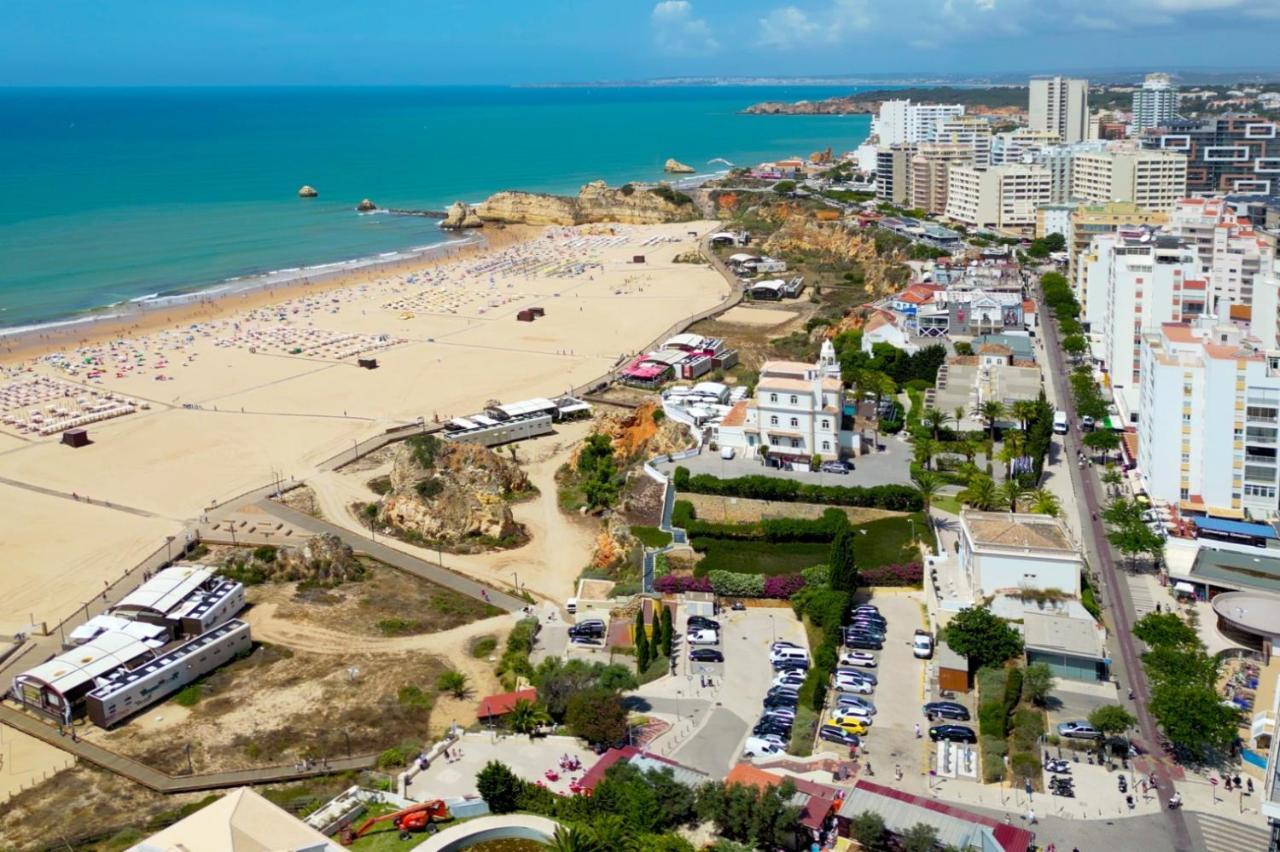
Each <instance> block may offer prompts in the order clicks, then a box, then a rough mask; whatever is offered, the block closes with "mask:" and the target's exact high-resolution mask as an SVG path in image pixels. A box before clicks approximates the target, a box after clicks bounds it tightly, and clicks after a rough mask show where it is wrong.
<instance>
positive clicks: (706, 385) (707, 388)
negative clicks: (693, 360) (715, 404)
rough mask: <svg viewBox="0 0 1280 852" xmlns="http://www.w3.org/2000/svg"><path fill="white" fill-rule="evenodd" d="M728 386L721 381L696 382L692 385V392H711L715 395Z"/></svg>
mask: <svg viewBox="0 0 1280 852" xmlns="http://www.w3.org/2000/svg"><path fill="white" fill-rule="evenodd" d="M728 389H729V386H728V385H726V384H723V383H721V382H698V383H697V384H696V385H694V386H693V390H694V393H712V394H715V395H716V396H719V395H720V394H722V393H724V392H725V391H727V390H728Z"/></svg>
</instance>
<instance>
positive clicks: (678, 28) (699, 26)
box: [649, 0, 720, 53]
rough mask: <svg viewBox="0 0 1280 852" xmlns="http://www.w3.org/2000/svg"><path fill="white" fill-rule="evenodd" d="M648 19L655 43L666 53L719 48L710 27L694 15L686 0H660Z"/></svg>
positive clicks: (701, 51) (690, 4)
mask: <svg viewBox="0 0 1280 852" xmlns="http://www.w3.org/2000/svg"><path fill="white" fill-rule="evenodd" d="M649 19H650V23H651V24H652V26H653V40H654V43H655V44H657V46H658V48H659V49H661V50H664V51H666V52H668V53H714V52H715V51H717V50H719V49H720V42H718V41H716V38H715V36H714V35H712V33H711V27H709V26H708V25H707V22H706V21H705V20H704V19H702V18H699V17H697V16H696V15H694V12H693V4H692V3H690V2H689V0H661V2H659V3H657V4H656V5H655V6H654V7H653V12H652V13H651V14H650V16H649Z"/></svg>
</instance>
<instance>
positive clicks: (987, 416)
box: [978, 399, 1004, 441]
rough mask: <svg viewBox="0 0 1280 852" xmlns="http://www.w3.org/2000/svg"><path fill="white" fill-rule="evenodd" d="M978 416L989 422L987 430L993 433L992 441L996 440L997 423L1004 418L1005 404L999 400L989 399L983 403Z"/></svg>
mask: <svg viewBox="0 0 1280 852" xmlns="http://www.w3.org/2000/svg"><path fill="white" fill-rule="evenodd" d="M978 415H979V416H980V417H981V418H982V419H983V420H985V421H987V429H988V430H989V431H990V433H991V440H993V441H994V440H995V439H996V421H997V420H999V419H1000V418H1001V417H1003V416H1004V403H1003V402H1001V401H1000V400H998V399H989V400H987V401H986V402H984V403H982V406H981V407H980V408H979V409H978Z"/></svg>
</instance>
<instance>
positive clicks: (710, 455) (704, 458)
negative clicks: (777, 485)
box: [656, 436, 911, 486]
mask: <svg viewBox="0 0 1280 852" xmlns="http://www.w3.org/2000/svg"><path fill="white" fill-rule="evenodd" d="M881 443H882V444H883V445H884V446H885V450H884V451H883V452H878V453H868V454H867V455H865V456H858V457H857V458H851V459H848V461H849V462H851V463H852V464H853V470H852V471H851V472H849V473H813V472H810V471H807V470H794V471H793V470H780V469H779V468H776V467H766V466H765V465H763V464H761V463H760V461H759V459H745V458H742V457H738V458H733V459H722V458H720V454H719V453H716V452H712V451H711V450H704V451H703V452H702V453H701V454H699V455H696V456H692V457H690V458H687V459H682V460H681V461H679V462H662V463H661V464H658V465H656V467H657V468H658V469H659V470H660V471H662V472H663V473H667V474H670V473H671V472H672V471H674V470H675V469H676V466H677V465H682V466H684V467H687V468H688V469H689V472H690V473H693V474H698V473H709V474H711V475H712V476H717V477H720V478H721V479H732V478H734V477H738V476H777V477H782V478H785V479H798V480H800V481H801V482H811V483H814V484H817V485H863V486H869V485H909V484H910V483H911V471H910V464H911V448H910V447H909V446H908V445H906V444H904V443H902V442H901V441H897V440H893V439H890V438H888V437H887V436H882V437H881Z"/></svg>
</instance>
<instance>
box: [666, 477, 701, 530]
mask: <svg viewBox="0 0 1280 852" xmlns="http://www.w3.org/2000/svg"><path fill="white" fill-rule="evenodd" d="M676 469H677V470H684V468H682V467H681V468H676ZM686 472H687V471H686ZM697 517H698V515H697V513H696V512H694V510H693V504H692V503H690V502H689V501H688V500H677V501H676V502H675V505H674V506H672V507H671V526H673V527H678V528H680V529H688V528H689V524H691V523H693V521H694V519H695V518H697Z"/></svg>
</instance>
